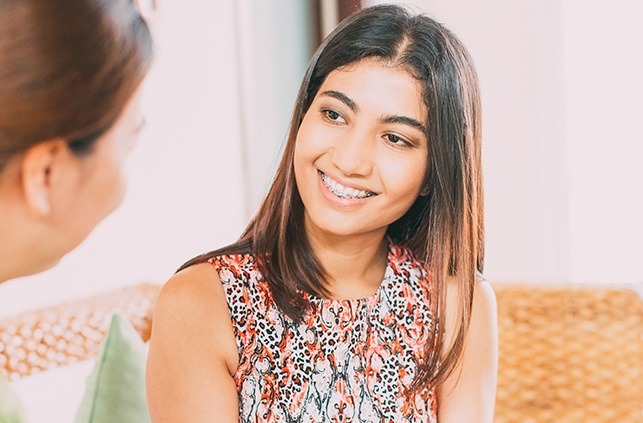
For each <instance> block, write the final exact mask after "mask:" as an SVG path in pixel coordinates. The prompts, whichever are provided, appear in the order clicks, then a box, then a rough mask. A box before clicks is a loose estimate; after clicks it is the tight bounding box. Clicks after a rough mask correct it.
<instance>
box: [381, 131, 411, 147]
mask: <svg viewBox="0 0 643 423" xmlns="http://www.w3.org/2000/svg"><path fill="white" fill-rule="evenodd" d="M385 137H386V139H387V140H388V142H390V143H391V144H393V145H395V146H398V147H408V146H410V145H411V143H410V142H408V141H407V140H405V139H404V138H402V137H399V136H397V135H395V134H386V135H385Z"/></svg>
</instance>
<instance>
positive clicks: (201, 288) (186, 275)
mask: <svg viewBox="0 0 643 423" xmlns="http://www.w3.org/2000/svg"><path fill="white" fill-rule="evenodd" d="M221 301H225V295H224V293H223V289H222V287H221V281H220V279H219V275H218V274H217V272H216V270H215V269H214V267H213V266H212V265H211V264H209V263H201V264H196V265H194V266H190V267H188V268H186V269H183V270H182V271H180V272H179V273H176V274H175V275H174V276H172V277H171V278H170V280H168V281H167V282H166V283H165V285H163V287H162V288H161V291H160V292H159V295H158V297H157V299H156V307H155V311H156V310H158V309H159V308H162V309H165V310H167V311H175V312H178V311H182V310H183V309H187V310H193V311H196V310H198V311H202V312H205V313H208V312H211V310H212V309H213V307H212V305H213V302H214V303H217V302H221ZM195 309H196V310H195ZM190 314H192V313H190Z"/></svg>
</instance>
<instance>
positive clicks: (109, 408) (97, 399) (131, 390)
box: [74, 314, 150, 423]
mask: <svg viewBox="0 0 643 423" xmlns="http://www.w3.org/2000/svg"><path fill="white" fill-rule="evenodd" d="M146 356H147V349H146V347H145V344H144V343H143V340H142V339H141V337H140V335H139V334H138V332H136V330H135V329H134V327H133V326H132V324H131V323H130V321H129V320H128V319H127V318H126V317H123V316H121V315H119V314H115V315H114V316H113V317H112V321H111V323H110V327H109V332H108V334H107V338H106V339H105V341H104V343H103V346H102V348H101V352H100V354H99V356H98V358H97V359H96V365H95V366H94V370H93V371H92V373H91V375H89V377H88V378H87V382H86V383H87V388H86V390H85V394H84V396H83V399H82V401H81V404H80V408H79V409H78V412H77V413H76V418H75V420H74V422H75V423H100V422H110V423H114V422H119V423H144V422H149V421H150V416H149V413H148V411H147V402H146V399H145V361H146Z"/></svg>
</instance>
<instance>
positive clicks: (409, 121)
mask: <svg viewBox="0 0 643 423" xmlns="http://www.w3.org/2000/svg"><path fill="white" fill-rule="evenodd" d="M319 95H321V96H326V97H332V98H335V99H337V100H339V101H341V102H342V103H344V104H345V105H347V106H348V107H349V108H350V109H351V110H352V111H353V112H357V111H358V110H359V107H358V106H357V104H356V103H355V102H354V101H353V100H352V99H351V98H350V97H348V96H347V95H346V94H343V93H340V92H339V91H334V90H327V91H323V92H321V93H320V94H319ZM380 121H381V122H382V123H400V124H402V125H407V126H410V127H412V128H415V129H417V130H419V131H422V132H424V131H425V125H424V124H423V123H422V122H420V121H419V120H417V119H414V118H411V117H408V116H398V115H386V116H383V117H382V118H380Z"/></svg>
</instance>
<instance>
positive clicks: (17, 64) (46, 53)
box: [0, 0, 152, 170]
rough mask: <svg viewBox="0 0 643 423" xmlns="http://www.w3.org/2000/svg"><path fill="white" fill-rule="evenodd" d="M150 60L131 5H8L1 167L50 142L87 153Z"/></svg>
mask: <svg viewBox="0 0 643 423" xmlns="http://www.w3.org/2000/svg"><path fill="white" fill-rule="evenodd" d="M151 61H152V38H151V35H150V32H149V29H148V27H147V24H146V23H145V22H144V21H143V19H142V18H141V16H140V14H139V12H138V10H137V8H136V6H135V5H134V3H133V2H132V0H3V1H2V2H1V3H0V170H2V167H3V166H4V165H5V164H6V163H7V162H8V161H9V160H10V159H11V158H12V157H14V156H15V155H17V154H19V153H21V152H23V151H25V150H27V149H28V148H29V147H31V146H33V145H35V144H37V143H39V142H42V141H45V140H48V139H52V138H62V139H65V140H67V141H68V143H69V146H70V148H71V150H72V151H73V152H74V153H76V154H87V153H89V152H90V151H91V149H92V146H93V144H94V141H95V140H96V139H97V138H99V137H100V136H101V135H102V134H103V133H105V132H106V131H107V130H108V129H109V128H110V127H111V126H112V124H114V122H116V120H117V119H118V117H119V116H120V114H121V113H122V111H123V109H124V108H125V105H126V104H127V101H128V100H129V99H130V98H131V96H132V95H133V93H134V91H135V90H136V88H137V87H138V86H139V85H140V83H141V81H142V80H143V78H144V76H145V74H146V73H147V71H148V69H149V67H150V64H151Z"/></svg>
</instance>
